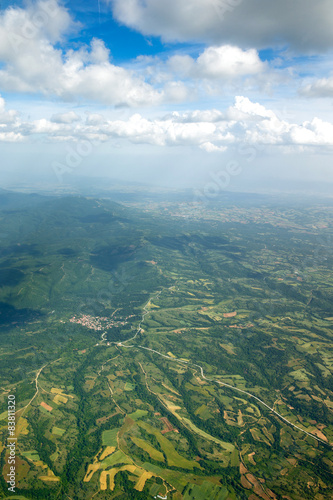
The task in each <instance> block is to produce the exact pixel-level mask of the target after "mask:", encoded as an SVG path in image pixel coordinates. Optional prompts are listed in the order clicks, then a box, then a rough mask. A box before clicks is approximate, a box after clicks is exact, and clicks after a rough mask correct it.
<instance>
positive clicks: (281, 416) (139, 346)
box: [112, 287, 331, 446]
mask: <svg viewBox="0 0 333 500" xmlns="http://www.w3.org/2000/svg"><path fill="white" fill-rule="evenodd" d="M171 288H173V287H171ZM162 291H163V290H160V291H159V292H158V293H157V294H156V295H155V296H154V297H152V298H151V299H149V301H148V302H147V304H146V305H145V306H144V308H143V310H144V313H143V315H142V318H141V321H140V323H139V326H138V330H137V332H136V334H135V335H134V336H133V337H132V338H130V339H127V340H125V341H123V342H121V341H118V342H112V343H113V344H117V346H119V347H125V348H128V349H130V348H135V349H144V350H145V351H150V352H152V353H154V354H157V355H158V356H162V357H163V358H166V359H168V360H169V361H175V362H177V363H182V364H186V365H188V366H193V367H197V368H199V370H200V373H201V378H202V379H203V380H207V381H208V382H214V383H216V384H219V385H221V386H224V387H228V388H229V389H231V390H233V391H237V392H240V393H241V394H245V395H246V396H248V397H250V398H253V399H255V400H256V401H258V403H260V404H261V405H262V406H264V407H265V408H267V409H268V410H269V411H271V412H272V413H274V415H276V416H277V417H278V418H280V419H281V420H283V421H284V422H285V423H287V424H288V425H290V426H291V427H294V429H297V430H299V431H301V432H303V433H304V434H307V435H308V436H310V437H312V438H313V439H316V441H318V442H319V443H322V444H324V445H326V446H331V444H330V443H328V442H326V441H323V440H322V439H320V438H319V437H317V436H316V435H314V434H312V433H311V432H308V431H306V430H304V429H302V428H301V427H299V426H298V425H296V424H294V423H293V422H291V421H290V420H288V419H287V418H286V417H284V416H283V415H281V414H280V413H278V412H277V411H276V410H274V408H272V407H271V406H269V405H268V404H267V403H265V402H264V401H262V399H260V398H258V397H257V396H255V395H254V394H251V393H250V392H248V391H244V390H243V389H239V388H238V387H235V386H233V385H230V384H227V383H225V382H221V381H220V380H215V379H212V378H208V377H206V376H205V374H204V370H203V367H202V366H201V365H199V364H197V363H193V362H191V361H184V360H183V359H179V358H172V357H171V356H168V355H166V354H163V353H161V352H159V351H156V350H155V349H150V348H149V347H144V346H142V345H125V344H126V343H127V342H130V341H133V340H135V339H136V337H137V336H138V334H139V333H140V332H141V325H142V323H143V321H144V319H145V317H146V316H147V314H148V313H149V311H148V310H147V307H148V305H149V303H150V302H151V301H152V300H153V299H154V298H155V299H156V298H157V297H159V295H160V294H161V293H162Z"/></svg>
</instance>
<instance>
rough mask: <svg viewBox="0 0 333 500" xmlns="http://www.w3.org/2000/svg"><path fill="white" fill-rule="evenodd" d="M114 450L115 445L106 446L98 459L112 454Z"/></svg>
mask: <svg viewBox="0 0 333 500" xmlns="http://www.w3.org/2000/svg"><path fill="white" fill-rule="evenodd" d="M114 451H116V448H115V446H107V447H106V448H105V450H104V451H103V453H102V455H101V456H100V458H99V459H100V461H102V460H104V458H106V457H108V456H109V455H112V453H113V452H114Z"/></svg>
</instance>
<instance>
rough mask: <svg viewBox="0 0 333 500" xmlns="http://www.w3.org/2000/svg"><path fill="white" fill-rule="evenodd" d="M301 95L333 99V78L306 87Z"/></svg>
mask: <svg viewBox="0 0 333 500" xmlns="http://www.w3.org/2000/svg"><path fill="white" fill-rule="evenodd" d="M300 93H301V94H302V95H304V96H307V97H333V76H331V77H329V78H321V79H319V80H317V81H316V82H314V83H311V84H309V85H306V86H305V87H303V88H301V90H300Z"/></svg>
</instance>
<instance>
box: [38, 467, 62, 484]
mask: <svg viewBox="0 0 333 500" xmlns="http://www.w3.org/2000/svg"><path fill="white" fill-rule="evenodd" d="M39 479H41V480H42V481H49V482H57V481H60V479H59V477H57V476H55V475H54V473H53V472H52V471H51V470H50V469H48V471H47V476H39Z"/></svg>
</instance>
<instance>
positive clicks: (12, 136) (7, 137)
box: [0, 132, 23, 142]
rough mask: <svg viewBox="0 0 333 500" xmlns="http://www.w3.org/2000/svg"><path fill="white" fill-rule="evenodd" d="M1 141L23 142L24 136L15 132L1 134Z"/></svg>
mask: <svg viewBox="0 0 333 500" xmlns="http://www.w3.org/2000/svg"><path fill="white" fill-rule="evenodd" d="M0 141H1V142H22V141H23V136H22V135H21V134H20V133H18V134H16V133H15V132H0Z"/></svg>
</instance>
